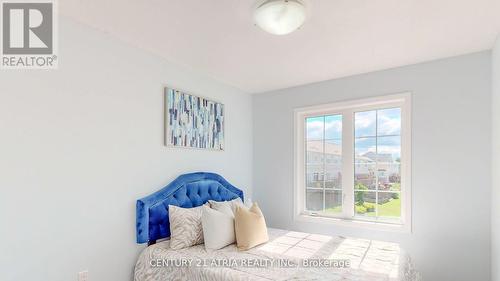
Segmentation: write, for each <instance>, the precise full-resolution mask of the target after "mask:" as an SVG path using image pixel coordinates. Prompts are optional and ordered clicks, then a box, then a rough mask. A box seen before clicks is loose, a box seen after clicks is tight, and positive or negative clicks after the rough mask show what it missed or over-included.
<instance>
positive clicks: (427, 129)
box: [253, 52, 491, 281]
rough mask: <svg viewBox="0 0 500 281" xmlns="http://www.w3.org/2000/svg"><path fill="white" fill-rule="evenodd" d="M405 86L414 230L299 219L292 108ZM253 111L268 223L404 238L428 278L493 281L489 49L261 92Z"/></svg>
mask: <svg viewBox="0 0 500 281" xmlns="http://www.w3.org/2000/svg"><path fill="white" fill-rule="evenodd" d="M334 63H335V62H332V65H333V64H334ZM408 91H410V92H412V93H413V108H412V115H413V116H412V118H413V119H412V121H413V126H412V130H413V154H412V156H413V163H412V164H413V165H412V168H413V174H412V176H413V186H412V188H413V197H412V199H413V233H412V234H395V233H383V232H376V231H366V230H358V229H353V228H348V227H333V226H325V225H315V224H309V223H297V222H294V221H293V152H294V151H293V109H294V108H297V107H304V106H309V105H316V104H322V103H328V102H335V101H342V100H351V99H357V98H364V97H370V96H378V95H385V94H392V93H400V92H408ZM253 110H254V111H253V115H254V194H255V195H254V201H258V202H259V203H260V206H261V207H262V209H263V211H264V213H265V214H266V219H267V220H268V221H269V223H270V224H271V225H272V226H274V227H281V228H289V229H295V230H301V231H312V232H320V233H327V234H334V235H348V236H358V237H359V236H361V237H367V238H375V239H383V240H390V241H396V242H400V243H402V245H403V247H404V248H406V249H407V250H408V251H409V252H410V254H411V255H412V257H413V258H414V260H415V263H416V266H417V268H418V269H419V270H420V271H421V273H422V274H423V276H424V280H426V281H434V280H436V281H444V280H453V281H461V280H462V281H471V280H474V281H487V280H490V202H491V198H490V194H491V130H490V128H491V53H490V52H482V53H476V54H471V55H466V56H461V57H454V58H449V59H444V60H439V61H433V62H429V63H423V64H418V65H412V66H406V67H400V68H395V69H390V70H386V71H379V72H374V73H369V74H363V75H357V76H352V77H347V78H341V79H336V80H330V81H325V82H320V83H315V84H310V85H305V86H300V87H295V88H290V89H284V90H278V91H274V92H270V93H264V94H259V95H256V96H255V97H254V99H253ZM277 198H279V200H278V199H277ZM277 200H278V201H279V202H278V201H277Z"/></svg>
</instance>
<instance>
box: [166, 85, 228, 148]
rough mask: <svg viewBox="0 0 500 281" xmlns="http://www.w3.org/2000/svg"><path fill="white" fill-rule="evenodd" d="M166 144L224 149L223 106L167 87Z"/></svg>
mask: <svg viewBox="0 0 500 281" xmlns="http://www.w3.org/2000/svg"><path fill="white" fill-rule="evenodd" d="M165 108H166V110H165V124H166V125H165V145H166V146H171V147H184V148H199V149H211V150H224V121H225V120H224V114H225V112H224V104H222V103H219V102H215V101H212V100H209V99H206V98H203V97H198V96H194V95H190V94H187V93H184V92H182V91H180V90H176V89H173V88H169V87H166V88H165Z"/></svg>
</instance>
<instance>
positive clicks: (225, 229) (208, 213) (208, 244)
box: [201, 205, 236, 250]
mask: <svg viewBox="0 0 500 281" xmlns="http://www.w3.org/2000/svg"><path fill="white" fill-rule="evenodd" d="M220 207H221V209H220V211H217V210H215V209H210V208H209V207H208V206H203V211H202V215H201V224H202V226H203V240H205V249H207V250H218V249H221V248H224V247H226V246H227V245H230V244H233V243H234V242H236V237H235V235H234V218H233V211H231V209H230V208H229V206H226V205H221V206H220Z"/></svg>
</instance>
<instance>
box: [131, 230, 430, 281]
mask: <svg viewBox="0 0 500 281" xmlns="http://www.w3.org/2000/svg"><path fill="white" fill-rule="evenodd" d="M268 230H269V242H268V243H265V244H262V245H260V246H257V247H255V248H253V249H250V250H248V251H238V249H237V248H236V246H235V245H229V246H227V247H225V248H223V249H220V250H216V251H207V250H205V247H204V245H197V246H193V247H189V248H185V249H182V250H172V249H170V247H169V241H168V240H167V241H163V242H159V243H157V244H154V245H151V246H149V247H147V248H146V249H144V250H143V251H142V253H141V254H140V256H139V258H138V261H137V264H136V266H135V273H134V281H167V280H190V281H196V280H208V281H211V280H234V281H237V280H238V281H239V280H353V281H354V280H356V281H365V280H366V281H368V280H369V281H379V280H380V281H382V280H384V281H396V280H398V281H418V280H420V276H419V274H418V273H417V272H416V271H415V270H414V268H413V265H412V262H411V259H410V257H409V256H408V255H407V254H406V253H405V252H404V251H403V250H402V249H401V248H400V247H399V245H398V244H395V243H389V242H382V241H374V240H366V239H356V238H346V237H340V236H325V235H317V234H309V233H303V232H294V231H287V230H280V229H273V228H269V229H268Z"/></svg>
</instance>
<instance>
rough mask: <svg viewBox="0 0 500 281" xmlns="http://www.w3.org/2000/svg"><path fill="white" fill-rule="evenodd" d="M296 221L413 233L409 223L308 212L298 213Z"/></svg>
mask: <svg viewBox="0 0 500 281" xmlns="http://www.w3.org/2000/svg"><path fill="white" fill-rule="evenodd" d="M294 221H296V222H308V223H318V224H325V225H336V226H342V227H352V228H360V229H368V230H376V231H385V232H397V233H411V227H410V225H409V224H391V223H385V222H374V221H364V220H351V219H344V218H334V217H323V216H313V215H306V214H299V215H296V216H295V218H294Z"/></svg>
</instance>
